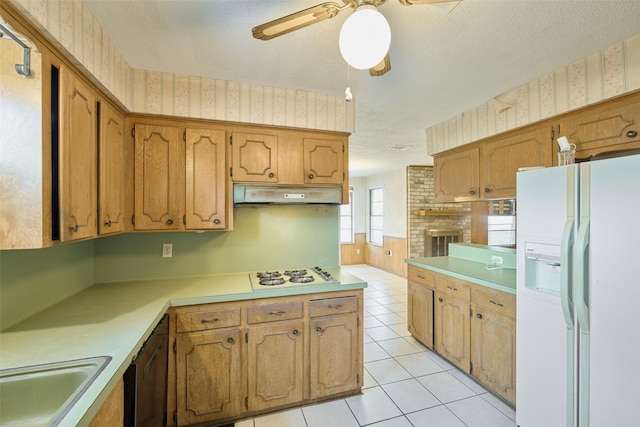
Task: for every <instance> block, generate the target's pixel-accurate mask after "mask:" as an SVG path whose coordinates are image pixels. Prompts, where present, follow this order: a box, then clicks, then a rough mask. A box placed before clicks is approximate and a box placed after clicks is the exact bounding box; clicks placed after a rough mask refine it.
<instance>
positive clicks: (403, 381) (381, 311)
mask: <svg viewBox="0 0 640 427" xmlns="http://www.w3.org/2000/svg"><path fill="white" fill-rule="evenodd" d="M343 270H346V271H348V272H350V273H352V274H354V275H356V276H358V277H360V278H362V279H363V280H365V281H367V282H368V284H369V287H368V288H367V289H365V291H364V328H365V329H364V332H365V333H364V368H365V372H364V375H365V378H364V388H363V392H362V394H361V395H357V396H352V397H348V398H346V399H337V400H333V401H330V402H326V403H320V404H316V405H311V406H306V407H303V408H297V409H290V410H285V411H281V412H277V413H274V414H269V415H263V416H259V417H255V418H252V419H246V420H242V421H239V422H236V423H235V426H236V427H359V426H375V427H405V426H406V427H465V426H467V427H503V426H504V427H515V426H516V423H515V418H516V414H515V411H514V409H513V408H511V407H510V406H508V405H506V404H505V403H504V402H502V401H501V400H500V399H498V398H496V397H495V396H494V395H492V394H491V393H489V392H488V391H487V390H486V389H485V388H484V387H482V386H481V385H480V384H478V383H477V382H475V381H474V380H473V379H472V378H470V377H468V376H467V375H466V374H464V373H463V372H461V371H460V370H458V369H457V368H456V367H454V366H453V365H451V364H450V363H448V362H447V361H446V360H444V359H443V358H441V357H440V356H438V355H437V354H435V353H434V352H432V351H430V350H429V349H427V348H426V347H424V346H423V345H422V344H421V343H419V342H418V341H417V340H415V339H414V338H413V337H411V335H410V334H409V332H408V331H407V320H406V319H407V282H406V279H403V278H402V277H398V276H395V275H393V274H390V273H387V272H384V271H382V270H378V269H376V268H373V267H369V266H366V265H357V266H347V267H343Z"/></svg>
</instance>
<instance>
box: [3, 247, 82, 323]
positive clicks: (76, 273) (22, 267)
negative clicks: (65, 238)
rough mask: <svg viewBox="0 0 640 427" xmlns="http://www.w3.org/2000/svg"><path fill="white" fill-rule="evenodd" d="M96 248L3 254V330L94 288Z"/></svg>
mask: <svg viewBox="0 0 640 427" xmlns="http://www.w3.org/2000/svg"><path fill="white" fill-rule="evenodd" d="M93 246H94V242H93V241H88V242H78V243H70V244H65V245H60V246H56V247H52V248H46V249H33V250H20V251H0V330H4V329H6V328H8V327H10V326H12V325H14V324H16V323H17V322H19V321H21V320H24V319H26V318H27V317H29V316H31V315H33V314H35V313H37V312H38V311H40V310H43V309H45V308H47V307H49V306H51V305H53V304H55V303H57V302H59V301H61V300H63V299H65V298H67V297H69V296H71V295H73V294H75V293H77V292H79V291H81V290H82V289H84V288H86V287H88V286H91V285H92V284H93V282H94V279H93V265H94V264H93V261H94V260H93Z"/></svg>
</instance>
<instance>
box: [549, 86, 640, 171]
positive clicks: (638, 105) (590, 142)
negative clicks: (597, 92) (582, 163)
mask: <svg viewBox="0 0 640 427" xmlns="http://www.w3.org/2000/svg"><path fill="white" fill-rule="evenodd" d="M613 105H614V106H612V105H611V104H607V105H604V106H599V107H597V108H593V109H590V110H589V111H588V112H582V113H576V114H571V115H570V116H569V117H568V118H567V120H565V121H562V122H561V123H560V129H559V135H560V136H566V137H567V139H568V140H569V142H570V143H572V144H575V145H576V158H577V159H587V158H589V157H591V156H594V155H597V154H601V153H606V152H608V151H618V150H624V149H628V148H640V93H639V94H636V95H635V96H632V97H631V99H629V100H628V99H626V98H625V101H624V103H621V102H615V103H614V104H613ZM556 148H557V145H556ZM555 162H556V164H557V160H555Z"/></svg>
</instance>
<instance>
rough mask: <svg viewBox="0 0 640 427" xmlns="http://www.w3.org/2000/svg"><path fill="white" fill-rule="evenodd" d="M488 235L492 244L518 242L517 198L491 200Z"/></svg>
mask: <svg viewBox="0 0 640 427" xmlns="http://www.w3.org/2000/svg"><path fill="white" fill-rule="evenodd" d="M487 235H488V242H487V243H488V244H489V245H490V246H513V245H515V244H516V215H515V200H500V201H496V202H489V216H488V217H487Z"/></svg>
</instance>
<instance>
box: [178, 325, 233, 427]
mask: <svg viewBox="0 0 640 427" xmlns="http://www.w3.org/2000/svg"><path fill="white" fill-rule="evenodd" d="M241 343H242V333H241V331H240V330H237V329H235V330H215V331H207V332H191V333H184V334H178V336H177V344H176V376H177V378H176V383H177V402H176V403H177V412H178V425H179V426H185V425H191V424H195V423H200V422H205V421H211V420H216V419H222V418H229V417H234V416H238V415H239V414H240V413H241V411H242V409H243V405H242V404H243V397H244V392H245V389H244V387H243V385H242V384H243V381H242V375H241V372H242V371H241V366H242V365H241Z"/></svg>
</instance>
